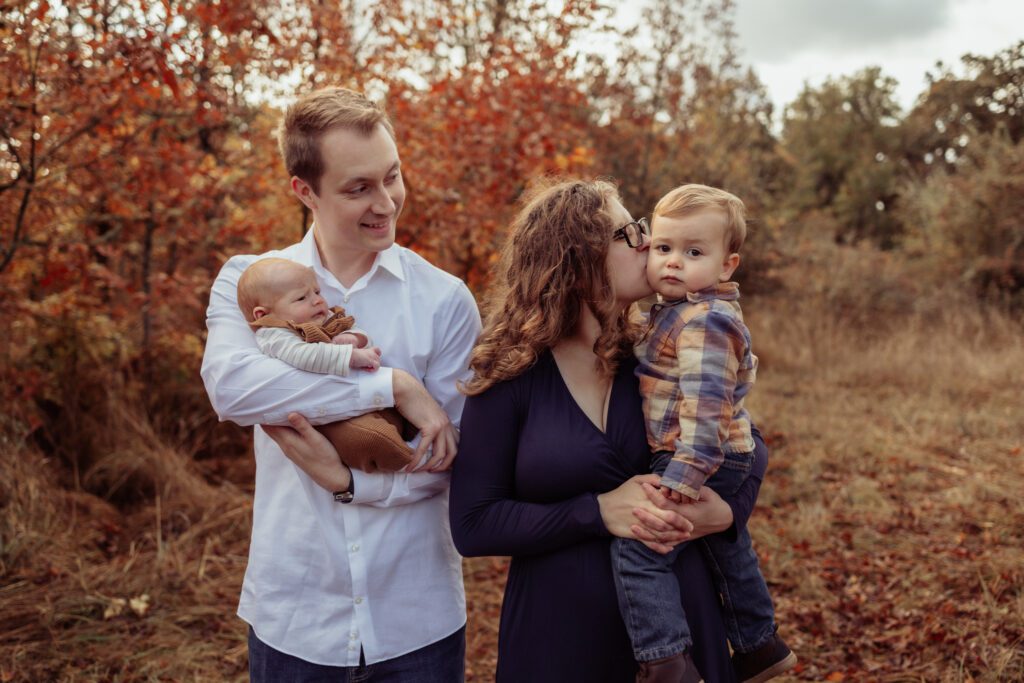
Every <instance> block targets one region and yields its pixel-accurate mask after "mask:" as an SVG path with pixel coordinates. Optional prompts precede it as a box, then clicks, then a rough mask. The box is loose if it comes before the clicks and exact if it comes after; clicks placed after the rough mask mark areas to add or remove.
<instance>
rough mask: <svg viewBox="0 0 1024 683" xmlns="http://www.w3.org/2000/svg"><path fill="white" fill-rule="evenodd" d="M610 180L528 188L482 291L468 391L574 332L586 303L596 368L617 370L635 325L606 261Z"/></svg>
mask: <svg viewBox="0 0 1024 683" xmlns="http://www.w3.org/2000/svg"><path fill="white" fill-rule="evenodd" d="M618 198H619V195H618V191H617V190H616V189H615V186H614V185H612V184H611V183H608V182H605V181H602V180H595V181H584V180H558V179H551V178H548V179H544V180H541V181H540V182H539V183H538V184H536V185H534V186H533V187H531V188H530V190H529V191H528V192H527V194H526V196H525V198H524V201H523V206H522V208H521V209H520V211H519V213H518V214H517V215H516V217H515V219H513V221H512V224H511V226H510V229H509V235H508V238H507V239H506V241H505V245H504V247H503V248H502V251H501V258H500V261H499V264H498V268H497V272H496V273H495V277H494V278H493V279H492V284H491V286H490V289H489V290H488V292H487V294H486V296H485V299H484V300H485V304H484V316H485V322H484V329H483V333H482V334H481V336H480V340H479V341H478V342H477V345H476V347H475V348H474V349H473V355H472V358H471V359H470V363H469V365H470V367H471V368H472V370H473V373H474V374H473V377H472V379H470V380H469V381H468V382H466V383H465V384H464V385H463V386H462V391H463V392H464V393H466V394H468V395H470V396H472V395H475V394H479V393H482V392H484V391H486V390H487V389H489V388H490V387H491V386H493V385H494V384H497V383H498V382H502V381H504V380H508V379H512V378H513V377H516V376H517V375H520V374H522V373H523V372H524V371H526V370H527V369H528V368H530V367H531V366H532V365H533V364H534V363H535V362H536V361H537V358H538V357H539V356H540V355H541V354H542V353H543V352H544V351H546V350H548V349H550V348H552V347H553V346H554V345H555V344H557V343H558V342H559V341H560V340H562V339H564V338H566V337H568V336H571V335H572V334H573V333H574V332H575V331H576V327H577V324H578V323H579V320H580V313H581V312H582V310H583V307H584V306H589V308H590V310H591V311H593V313H594V316H595V317H596V318H597V321H598V322H599V323H600V325H601V334H600V335H599V336H598V338H597V341H596V342H595V343H594V353H595V354H596V355H597V363H598V368H599V370H600V371H601V372H602V374H604V375H606V376H611V375H612V374H614V372H615V369H616V367H617V365H618V361H619V360H620V359H621V358H622V357H623V355H624V354H626V353H628V352H629V349H630V346H631V344H632V341H633V339H634V338H635V328H634V326H633V325H632V324H631V323H630V322H629V318H628V314H627V311H624V310H622V309H621V305H620V304H617V302H616V299H615V293H614V292H613V291H612V284H611V280H610V278H609V276H608V269H607V266H606V263H605V259H606V257H607V255H608V245H609V244H610V243H611V237H612V231H613V230H614V229H615V226H613V225H612V220H611V217H610V216H609V214H608V203H609V201H610V200H612V199H618Z"/></svg>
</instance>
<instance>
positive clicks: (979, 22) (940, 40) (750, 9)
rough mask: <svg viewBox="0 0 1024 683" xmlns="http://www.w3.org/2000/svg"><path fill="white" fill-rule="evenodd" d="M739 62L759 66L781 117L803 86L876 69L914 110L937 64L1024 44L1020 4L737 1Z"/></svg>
mask: <svg viewBox="0 0 1024 683" xmlns="http://www.w3.org/2000/svg"><path fill="white" fill-rule="evenodd" d="M736 5H737V9H736V29H737V32H738V34H739V41H738V42H739V46H740V48H741V50H742V54H741V58H742V61H743V62H744V63H746V64H750V65H751V66H753V67H754V70H755V71H756V72H757V74H758V76H759V77H760V79H761V81H762V82H763V83H764V84H765V85H766V87H767V88H768V94H769V96H770V97H771V99H772V101H773V102H775V104H776V111H777V112H779V113H781V111H782V107H783V106H785V105H786V104H787V103H789V102H791V101H792V100H793V99H794V98H795V97H796V96H797V94H798V93H799V92H800V90H801V89H802V88H803V84H804V82H805V81H807V82H810V83H811V84H812V85H818V84H820V83H821V82H822V81H824V80H825V78H826V77H828V76H838V75H847V74H852V73H854V72H856V71H858V70H860V69H862V68H863V67H865V66H870V65H878V66H881V67H882V71H883V73H885V74H886V75H889V76H892V77H894V78H896V79H897V80H898V81H899V89H898V91H897V98H898V100H899V102H900V104H901V105H902V106H903V107H904V109H909V108H910V107H911V106H912V105H913V103H914V100H915V99H916V98H917V95H918V94H920V93H921V91H922V90H923V89H924V87H925V78H924V77H925V73H926V72H927V71H929V70H933V67H934V65H935V62H937V61H939V60H941V61H943V62H945V63H947V64H955V63H958V62H959V59H960V56H961V55H963V54H965V53H967V52H973V53H975V54H981V55H993V54H995V53H996V52H998V51H999V50H1003V49H1005V48H1008V47H1010V46H1011V45H1013V44H1015V43H1016V42H1017V41H1020V40H1024V1H1022V0H857V1H855V2H854V1H850V0H737V2H736Z"/></svg>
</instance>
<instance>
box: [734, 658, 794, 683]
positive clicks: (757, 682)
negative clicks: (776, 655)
mask: <svg viewBox="0 0 1024 683" xmlns="http://www.w3.org/2000/svg"><path fill="white" fill-rule="evenodd" d="M796 661H797V659H796V655H795V654H794V653H792V652H790V653H789V654H788V655H787V656H786V658H785V659H782V660H779V661H778V662H775V663H774V664H772V665H771V666H770V667H768V668H767V669H765V670H764V671H762V672H761V673H759V674H757V675H756V676H754V677H753V678H748V679H746V680H745V681H743V683H764V681H767V680H770V679H772V678H775V677H776V676H778V675H779V674H783V673H785V672H787V671H789V670H790V669H792V668H793V667H794V666H796Z"/></svg>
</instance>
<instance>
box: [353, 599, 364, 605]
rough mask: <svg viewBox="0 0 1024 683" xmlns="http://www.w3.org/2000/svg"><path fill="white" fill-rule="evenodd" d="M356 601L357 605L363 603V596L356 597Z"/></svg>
mask: <svg viewBox="0 0 1024 683" xmlns="http://www.w3.org/2000/svg"><path fill="white" fill-rule="evenodd" d="M355 603H356V604H357V605H361V604H363V599H362V598H356V600H355Z"/></svg>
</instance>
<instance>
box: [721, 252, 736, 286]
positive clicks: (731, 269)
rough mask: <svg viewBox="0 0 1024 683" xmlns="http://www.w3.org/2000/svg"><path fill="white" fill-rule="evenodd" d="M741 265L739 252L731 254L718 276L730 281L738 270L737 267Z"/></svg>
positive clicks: (722, 279)
mask: <svg viewBox="0 0 1024 683" xmlns="http://www.w3.org/2000/svg"><path fill="white" fill-rule="evenodd" d="M739 265H740V255H739V254H729V256H728V258H726V259H725V263H723V264H722V274H721V275H719V276H718V279H719V280H721V281H722V282H728V281H729V278H731V277H732V274H733V273H735V272H736V269H737V268H739Z"/></svg>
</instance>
